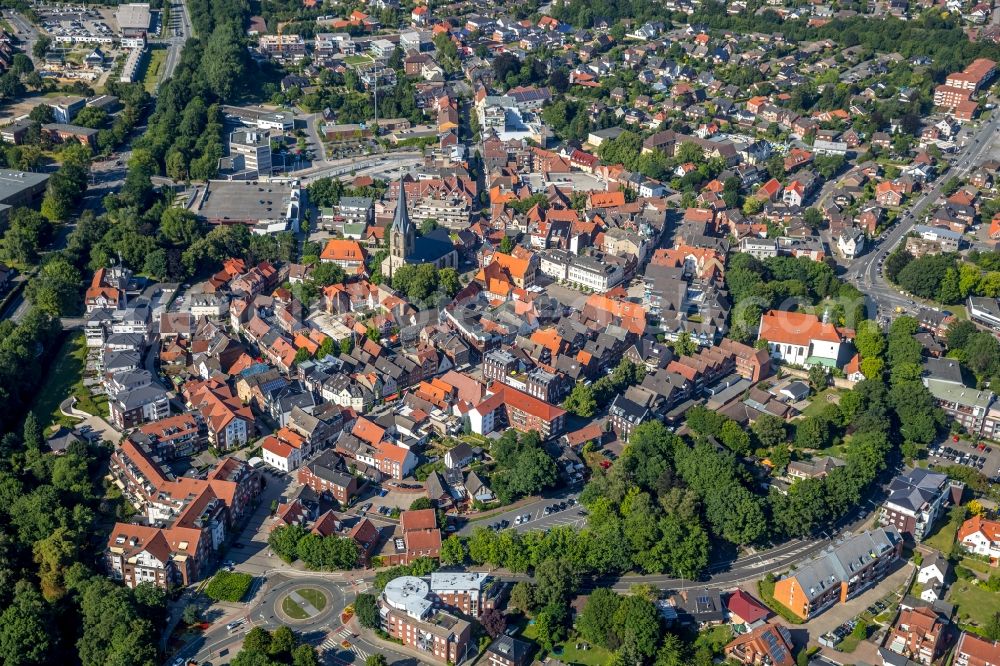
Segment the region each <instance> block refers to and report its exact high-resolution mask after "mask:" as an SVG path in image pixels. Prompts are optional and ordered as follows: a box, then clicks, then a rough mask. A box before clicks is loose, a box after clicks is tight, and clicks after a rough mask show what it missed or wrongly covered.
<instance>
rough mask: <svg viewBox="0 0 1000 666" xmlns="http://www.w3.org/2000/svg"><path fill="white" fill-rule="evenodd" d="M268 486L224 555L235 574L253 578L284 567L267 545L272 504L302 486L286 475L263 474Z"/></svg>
mask: <svg viewBox="0 0 1000 666" xmlns="http://www.w3.org/2000/svg"><path fill="white" fill-rule="evenodd" d="M264 479H265V480H266V481H267V485H266V486H264V489H263V490H261V494H260V504H259V505H258V506H257V509H256V510H255V511H254V512H253V515H252V516H250V518H249V519H248V520H247V522H246V525H245V526H244V527H243V529H242V531H240V533H239V534H238V535H237V536H236V537H235V538H234V539H233V545H232V546H231V547H230V549H229V551H228V552H227V553H226V559H228V560H232V562H233V563H234V564H235V565H236V570H237V571H243V572H245V573H248V574H251V575H253V576H261V575H263V574H265V573H266V572H268V571H273V570H275V569H281V568H287V567H288V565H287V564H285V563H284V562H282V560H281V558H280V557H278V556H277V555H274V554H271V552H270V549H269V548H268V546H267V537H268V535H269V534H270V533H271V525H272V519H271V502H273V501H274V500H278V501H279V502H280V501H281V497H282V496H285V495H291V494H292V493H294V492H295V491H296V490H297V489H298V487H299V486H300V485H301V484H299V483H298V481H294V480H292V479H290V477H288V476H276V475H274V474H269V473H265V474H264Z"/></svg>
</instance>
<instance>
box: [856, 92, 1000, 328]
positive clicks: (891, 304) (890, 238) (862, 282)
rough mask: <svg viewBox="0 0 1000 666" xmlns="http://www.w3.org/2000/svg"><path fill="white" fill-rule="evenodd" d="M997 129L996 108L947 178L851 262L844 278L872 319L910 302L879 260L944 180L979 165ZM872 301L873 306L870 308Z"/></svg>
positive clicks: (900, 238) (938, 192)
mask: <svg viewBox="0 0 1000 666" xmlns="http://www.w3.org/2000/svg"><path fill="white" fill-rule="evenodd" d="M998 131H1000V112H997V111H995V112H994V113H993V115H992V116H991V117H990V118H989V120H987V121H986V122H985V123H983V125H982V126H981V127H980V128H979V130H978V131H977V132H976V133H975V134H973V135H972V136H971V137H970V138H969V141H968V143H966V144H965V146H964V147H963V148H962V149H961V150H960V151H959V152H958V154H957V155H956V156H955V159H954V160H953V161H952V163H951V169H950V170H949V171H948V172H947V174H945V175H946V176H947V178H946V177H940V178H938V179H937V182H936V183H935V185H934V187H932V188H931V189H930V190H927V191H926V192H924V193H923V194H921V196H920V198H918V199H917V200H916V201H914V202H913V204H912V205H910V206H909V209H908V210H907V211H906V212H905V213H904V214H903V215H902V216H901V217H900V218H899V221H898V222H897V223H896V224H894V225H893V226H892V227H890V228H889V232H888V233H887V234H886V236H885V238H884V239H883V240H882V241H881V242H879V243H878V244H877V245H876V246H875V249H874V250H873V251H872V252H869V253H868V254H867V255H865V256H863V257H862V258H860V259H858V260H857V261H855V262H854V263H853V264H851V267H850V268H849V269H848V270H847V273H846V274H845V277H846V278H847V279H848V280H849V281H851V282H853V283H854V284H855V286H857V287H858V288H859V289H860V290H861V291H862V292H864V293H865V294H866V295H867V296H868V298H869V299H870V300H869V303H868V307H869V310H870V311H869V313H868V315H869V317H870V318H872V319H875V318H876V317H875V315H876V313H877V311H878V310H880V309H881V310H882V314H885V315H888V314H889V311H891V310H892V309H894V308H896V307H905V306H908V305H912V303H911V299H909V298H906V297H905V296H903V295H902V294H900V293H899V291H897V290H896V289H895V287H893V286H892V285H890V284H889V283H888V282H887V281H886V279H885V276H884V275H883V274H882V267H881V266H880V265H879V261H880V260H882V259H883V258H884V257H885V256H886V255H888V254H889V253H891V252H892V251H893V250H895V249H896V247H897V246H898V245H899V244H900V243H901V242H903V239H904V238H905V237H906V235H907V234H908V233H910V230H911V229H912V228H913V225H914V224H916V223H917V222H918V220H920V218H921V216H922V215H923V214H924V212H925V211H926V210H927V208H928V207H929V206H931V205H933V204H934V203H935V202H937V201H938V199H939V198H940V197H941V195H942V192H943V190H944V185H945V183H946V182H948V180H949V179H950V178H951V177H952V176H958V177H960V178H961V177H964V176H965V175H967V174H968V173H969V171H971V170H972V169H974V168H975V167H976V166H977V165H978V164H979V162H980V160H981V159H982V158H983V157H984V154H986V153H987V152H988V151H989V149H990V146H991V145H992V144H993V142H994V140H995V139H996V137H997V134H998ZM873 303H874V305H875V308H874V309H872V308H871V306H872V304H873Z"/></svg>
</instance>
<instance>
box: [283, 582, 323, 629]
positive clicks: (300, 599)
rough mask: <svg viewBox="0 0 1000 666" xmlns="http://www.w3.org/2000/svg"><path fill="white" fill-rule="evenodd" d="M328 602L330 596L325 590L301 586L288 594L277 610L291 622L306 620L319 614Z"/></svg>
mask: <svg viewBox="0 0 1000 666" xmlns="http://www.w3.org/2000/svg"><path fill="white" fill-rule="evenodd" d="M328 604H329V598H328V597H327V595H326V592H324V591H323V590H320V589H317V588H315V587H300V588H298V589H295V590H292V591H291V592H289V593H288V594H286V595H285V596H284V597H283V598H282V599H281V603H280V605H279V606H278V609H277V610H278V611H279V613H280V614H281V615H282V616H283V619H285V620H287V621H289V622H304V621H306V620H311V619H313V618H315V617H316V616H318V615H319V614H320V613H322V612H323V610H324V609H325V608H326V607H327V605H328Z"/></svg>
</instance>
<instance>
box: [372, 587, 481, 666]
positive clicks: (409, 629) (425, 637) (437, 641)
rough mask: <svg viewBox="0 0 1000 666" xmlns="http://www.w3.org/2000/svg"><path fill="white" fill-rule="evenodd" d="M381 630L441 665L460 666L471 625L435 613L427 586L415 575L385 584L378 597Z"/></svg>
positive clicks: (465, 650)
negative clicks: (457, 665)
mask: <svg viewBox="0 0 1000 666" xmlns="http://www.w3.org/2000/svg"><path fill="white" fill-rule="evenodd" d="M379 606H380V610H381V613H380V615H381V617H382V623H383V628H384V629H385V631H386V632H387V633H388V634H389V635H390V636H392V637H393V638H395V639H397V640H400V641H402V642H403V645H406V646H407V647H410V648H413V649H415V650H419V651H421V652H424V653H426V654H427V658H428V659H430V660H432V661H437V662H441V663H451V664H461V663H462V662H463V661H465V659H466V657H467V655H468V649H469V641H470V639H471V637H472V626H471V625H470V624H469V623H468V622H467V621H465V620H463V619H461V618H458V617H456V616H454V615H452V614H450V613H447V612H445V611H441V610H436V609H435V604H434V601H433V598H432V594H431V590H430V585H429V584H428V583H427V581H425V580H423V579H420V578H417V577H415V576H401V577H399V578H396V579H393V580H391V581H389V583H388V584H387V585H386V586H385V589H384V590H383V591H382V594H381V595H380V596H379Z"/></svg>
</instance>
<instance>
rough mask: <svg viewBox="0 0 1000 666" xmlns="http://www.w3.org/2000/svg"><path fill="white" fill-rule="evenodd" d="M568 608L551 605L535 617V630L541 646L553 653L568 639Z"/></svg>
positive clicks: (561, 605)
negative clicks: (560, 643)
mask: <svg viewBox="0 0 1000 666" xmlns="http://www.w3.org/2000/svg"><path fill="white" fill-rule="evenodd" d="M566 615H567V613H566V606H565V605H564V604H549V605H548V606H545V607H544V608H542V610H541V611H540V612H539V613H538V615H537V617H535V630H536V633H537V635H538V642H539V643H540V644H541V646H542V647H543V648H544V649H546V650H549V651H551V650H552V649H553V648H554V647H555V646H556V645H557V644H558V643H559V642H560V641H562V640H563V639H565V638H566V619H567V618H566Z"/></svg>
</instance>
